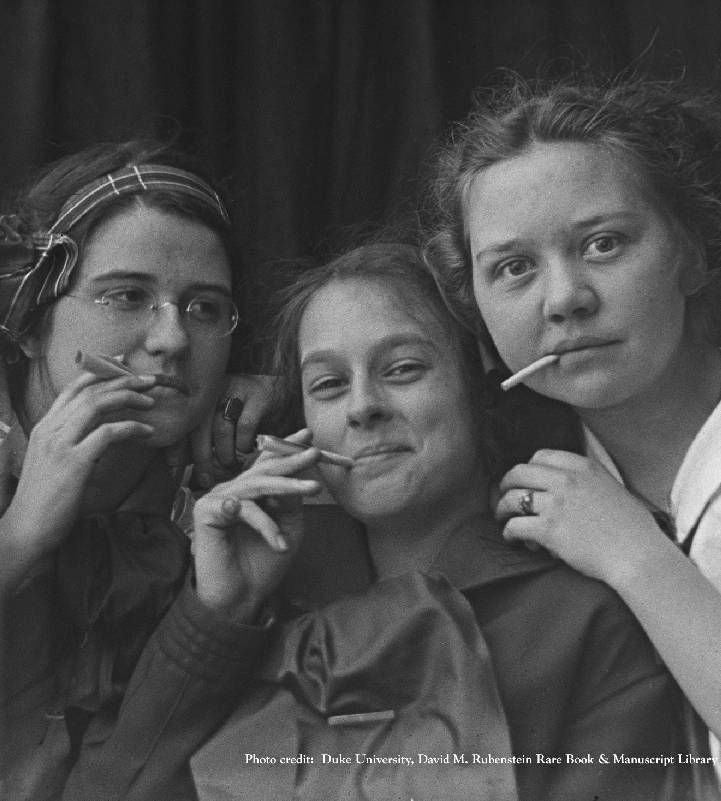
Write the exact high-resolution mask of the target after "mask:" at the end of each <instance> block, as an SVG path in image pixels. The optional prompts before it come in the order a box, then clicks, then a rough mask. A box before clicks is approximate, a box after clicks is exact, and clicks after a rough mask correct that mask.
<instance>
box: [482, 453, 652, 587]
mask: <svg viewBox="0 0 721 801" xmlns="http://www.w3.org/2000/svg"><path fill="white" fill-rule="evenodd" d="M499 489H500V500H499V501H498V504H497V507H496V519H498V520H501V521H506V525H505V528H504V530H503V535H504V537H505V538H506V539H507V540H520V541H522V542H525V543H536V544H537V545H541V546H542V547H544V548H546V549H547V550H548V551H550V552H551V553H552V554H554V555H555V556H557V557H559V558H560V559H563V561H564V562H567V563H568V564H569V565H571V567H574V568H575V569H576V570H579V571H581V572H582V573H585V574H586V575H588V576H592V577H593V578H597V579H600V580H601V581H604V582H606V583H608V584H610V585H611V586H613V587H615V586H617V583H619V582H621V581H622V580H623V574H624V572H626V571H631V570H633V568H634V566H635V565H638V564H640V563H641V562H642V561H643V559H644V558H645V557H646V556H647V555H648V553H649V551H650V550H652V549H653V548H654V547H655V546H656V545H657V544H658V543H659V538H660V537H663V536H664V535H663V534H662V532H661V531H660V529H659V528H658V526H657V524H656V521H655V520H654V519H653V516H652V515H651V512H650V511H649V510H648V509H647V508H646V507H645V506H644V505H643V504H642V503H641V502H640V501H639V500H638V499H637V498H635V497H634V496H633V495H631V493H630V492H628V490H627V489H626V488H625V487H623V486H622V485H621V484H619V482H618V481H616V479H615V478H614V477H613V476H612V475H611V474H610V473H609V472H608V471H607V470H606V469H605V468H604V467H603V466H602V465H600V464H599V463H598V462H596V461H594V460H592V459H588V458H586V457H585V456H579V455H578V454H574V453H568V452H566V451H554V450H541V451H538V452H537V453H536V454H535V455H534V456H533V458H532V459H531V461H530V462H529V463H528V464H520V465H516V467H514V468H513V469H511V470H509V471H508V473H506V475H505V476H504V477H503V479H502V481H501V484H500V487H499ZM529 490H531V491H533V501H532V511H531V513H530V514H525V513H524V512H523V511H522V509H521V499H522V498H523V496H524V495H525V494H526V493H527V492H528V491H529Z"/></svg>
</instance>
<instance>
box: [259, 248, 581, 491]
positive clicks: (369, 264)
mask: <svg viewBox="0 0 721 801" xmlns="http://www.w3.org/2000/svg"><path fill="white" fill-rule="evenodd" d="M351 281H368V282H372V283H376V284H377V285H378V286H379V287H380V288H382V289H383V291H384V292H395V296H396V297H397V298H399V299H400V300H401V302H402V303H404V305H405V307H406V309H407V312H408V314H410V315H411V316H412V317H414V318H416V317H419V316H424V317H426V319H427V316H428V315H431V316H432V318H434V319H435V320H437V322H438V323H439V325H440V326H441V329H442V330H443V331H444V332H445V333H446V334H447V335H448V337H449V339H450V342H451V343H452V345H453V347H454V348H455V349H456V353H457V355H458V365H459V371H460V377H461V380H462V381H463V382H464V383H465V384H466V385H467V387H468V392H469V394H470V398H471V401H472V403H474V404H475V406H476V408H477V411H478V415H477V419H478V433H477V436H479V437H480V442H481V450H482V452H483V455H484V458H485V462H486V466H487V469H488V471H489V473H490V474H491V475H492V476H494V477H500V476H501V475H503V473H505V472H506V470H508V469H509V468H510V467H511V466H512V465H514V464H516V463H517V462H518V461H522V460H525V459H528V458H530V456H531V455H532V454H533V452H534V451H535V450H536V449H537V448H538V447H542V446H544V445H545V444H548V445H549V446H551V445H555V446H557V447H566V448H567V449H569V450H575V449H577V447H578V446H577V444H576V432H575V428H573V427H572V428H569V424H568V423H569V418H568V416H567V415H566V414H565V413H561V414H560V415H559V414H558V412H557V404H554V403H553V402H551V401H547V400H546V399H541V402H540V404H537V405H536V407H535V408H534V409H533V410H532V413H531V414H528V409H527V408H526V407H527V406H528V403H527V399H526V397H525V394H524V390H525V388H522V390H521V391H520V392H519V393H516V394H515V395H514V397H513V398H508V397H504V396H503V395H502V393H500V390H499V389H498V385H497V382H495V381H492V380H490V379H489V378H487V377H486V374H485V371H484V368H483V363H482V360H481V356H480V351H479V348H478V342H477V340H476V337H475V336H474V335H473V334H472V333H471V332H470V331H468V330H467V329H466V328H465V327H464V326H463V325H461V323H460V322H459V321H458V320H457V319H456V318H455V316H454V315H453V314H452V313H451V312H450V311H449V309H448V307H447V305H446V303H445V302H444V298H443V296H442V295H441V293H440V291H439V289H438V286H437V284H436V281H435V280H434V277H433V275H432V273H431V271H430V270H429V269H428V266H427V265H426V264H425V262H424V261H423V257H422V253H421V251H420V249H419V248H418V247H415V246H413V245H408V244H400V243H388V242H376V243H373V244H365V245H362V246H360V247H356V248H354V249H352V250H349V251H347V252H346V253H343V254H342V255H340V256H338V257H337V258H335V259H333V260H332V261H330V262H328V263H327V264H324V265H322V266H320V267H315V268H311V269H306V270H304V271H302V272H299V273H298V275H297V276H295V278H294V280H293V281H292V283H291V284H290V285H289V286H288V287H286V289H285V290H283V291H282V292H280V293H279V295H278V308H279V311H278V313H277V315H276V317H275V320H274V325H273V347H272V354H271V359H270V360H271V366H270V370H271V372H272V374H273V375H275V376H277V377H278V380H277V381H276V386H275V391H274V398H275V402H274V404H273V406H274V413H273V418H274V419H275V420H276V422H277V425H278V427H279V428H280V427H282V428H283V429H284V430H285V431H289V430H291V429H294V428H298V427H300V426H301V425H303V388H302V381H301V373H300V354H299V349H298V346H299V331H300V326H301V322H302V320H303V315H304V313H305V311H306V309H307V307H308V305H309V303H310V301H311V300H312V298H313V297H314V296H315V295H316V293H317V292H319V291H320V290H321V289H323V287H325V286H327V285H329V284H331V283H334V282H339V283H343V282H351ZM519 404H520V405H519ZM551 406H552V407H553V408H552V409H551V411H550V413H549V407H551ZM449 414H452V411H451V410H449ZM539 420H542V421H543V424H542V425H538V423H539ZM539 435H540V438H541V439H540V440H539Z"/></svg>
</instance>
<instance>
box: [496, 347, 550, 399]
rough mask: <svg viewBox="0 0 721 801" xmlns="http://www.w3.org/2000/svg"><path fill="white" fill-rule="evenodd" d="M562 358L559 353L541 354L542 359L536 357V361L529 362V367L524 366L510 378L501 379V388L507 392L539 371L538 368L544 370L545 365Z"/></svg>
mask: <svg viewBox="0 0 721 801" xmlns="http://www.w3.org/2000/svg"><path fill="white" fill-rule="evenodd" d="M560 358H561V357H560V356H559V355H558V354H557V353H549V354H548V355H546V356H541V358H540V359H536V361H535V362H531V364H529V365H528V366H527V367H524V368H523V369H522V370H519V371H518V372H517V373H514V374H513V375H512V376H511V377H510V378H507V379H506V380H505V381H501V389H502V390H503V391H504V392H507V391H508V390H509V389H512V388H513V387H515V386H516V385H517V384H520V383H522V382H523V381H525V379H526V378H528V376H529V375H533V373H535V372H537V371H538V370H543V368H544V367H548V366H549V365H551V364H555V363H556V362H557V361H558V360H559V359H560Z"/></svg>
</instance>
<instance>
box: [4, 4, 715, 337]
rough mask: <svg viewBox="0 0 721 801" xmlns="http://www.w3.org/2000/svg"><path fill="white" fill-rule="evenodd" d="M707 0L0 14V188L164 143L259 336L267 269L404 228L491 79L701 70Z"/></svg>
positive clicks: (708, 44)
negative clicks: (459, 122) (233, 272)
mask: <svg viewBox="0 0 721 801" xmlns="http://www.w3.org/2000/svg"><path fill="white" fill-rule="evenodd" d="M720 56H721V2H720V0H686V2H681V1H680V0H595V1H594V0H565V2H560V1H558V0H556V1H554V0H0V76H2V77H0V91H1V94H0V98H1V100H2V126H0V141H1V142H2V159H0V188H2V189H7V188H8V187H10V186H12V185H13V184H15V183H16V182H17V181H19V180H20V178H21V177H22V176H23V174H24V173H25V172H26V171H27V170H28V168H31V167H33V166H36V165H38V164H41V163H42V162H44V161H46V160H48V159H50V158H54V157H56V156H59V155H62V154H64V153H67V152H69V151H72V150H75V149H78V148H80V147H82V146H84V145H86V144H89V143H92V142H95V141H98V140H107V139H119V138H124V137H127V136H131V135H134V134H143V133H144V134H160V135H169V134H173V133H175V134H179V136H180V142H181V144H182V145H184V146H186V147H187V148H190V149H192V150H194V151H196V152H199V153H200V154H201V155H202V156H203V157H204V158H205V159H206V160H207V161H208V163H209V164H210V166H211V167H212V169H213V170H214V172H215V175H216V177H217V178H223V179H225V186H226V187H227V190H228V195H229V198H230V200H231V201H232V204H233V207H234V216H235V219H236V221H237V229H238V237H239V242H240V246H241V252H242V254H243V262H244V263H243V271H244V273H245V274H246V275H247V276H249V277H250V287H251V295H250V297H251V299H252V300H253V302H252V303H250V305H249V307H248V309H246V312H247V313H248V314H249V315H250V319H251V321H252V322H253V323H254V325H255V324H257V323H258V321H259V317H260V312H259V311H258V310H259V309H260V308H261V305H260V304H259V303H256V302H255V301H256V300H259V299H260V296H262V294H263V282H264V278H265V276H266V275H267V274H268V271H269V265H270V264H271V263H272V262H273V261H274V260H277V259H281V258H295V257H298V256H314V255H315V256H317V255H319V254H323V253H325V252H326V251H328V250H329V249H330V248H331V247H332V245H333V244H334V243H337V242H340V241H341V240H343V239H344V238H347V236H348V230H349V226H352V225H357V224H360V225H361V226H366V227H367V226H371V225H372V224H374V223H378V222H380V221H381V220H383V219H386V218H388V217H392V218H394V219H398V218H400V219H403V218H404V216H406V215H408V214H411V213H412V210H413V208H414V204H415V202H416V200H417V198H418V193H419V188H420V186H421V174H422V165H423V162H424V159H426V157H427V156H428V154H429V152H430V149H431V147H432V143H433V142H434V140H435V139H436V138H437V137H438V135H439V134H440V133H441V132H442V131H443V130H444V128H445V127H446V126H447V124H448V121H449V120H452V119H455V118H458V117H460V116H462V115H463V114H464V113H465V112H466V111H467V109H468V107H469V101H470V96H471V91H472V88H473V87H474V86H475V85H477V84H480V83H483V82H484V80H488V79H489V77H490V76H491V75H492V73H493V70H494V69H496V68H498V67H500V66H504V67H510V68H513V69H515V70H517V71H518V72H520V73H522V74H524V75H529V76H532V75H535V74H536V73H537V72H538V70H539V69H540V68H541V67H542V65H546V66H545V67H543V68H544V69H545V70H546V71H548V69H549V67H548V66H547V65H548V63H549V59H550V60H552V66H551V67H550V69H551V70H552V71H556V70H560V71H563V70H564V69H565V68H566V67H567V65H568V63H569V62H570V61H573V62H575V63H586V64H589V65H591V66H592V67H595V68H599V69H603V70H605V71H611V70H616V69H620V68H623V67H627V66H628V65H629V64H631V63H633V62H636V61H638V60H639V59H640V61H641V63H642V65H643V66H644V67H653V68H656V69H659V70H661V71H663V72H669V71H671V72H676V73H678V71H679V69H680V67H681V65H685V68H686V70H687V72H688V73H690V74H691V75H692V76H701V77H704V76H708V75H710V74H715V73H716V68H717V64H718V62H719V57H720Z"/></svg>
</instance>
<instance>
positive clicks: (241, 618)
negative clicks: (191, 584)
mask: <svg viewBox="0 0 721 801" xmlns="http://www.w3.org/2000/svg"><path fill="white" fill-rule="evenodd" d="M195 594H196V596H197V597H198V600H199V601H200V602H201V603H202V604H203V606H204V607H205V608H206V609H209V610H210V611H212V612H214V613H215V614H217V615H220V616H221V617H222V618H224V619H225V620H227V621H228V622H230V623H242V624H245V625H255V624H256V622H257V620H258V619H259V617H260V616H261V615H260V612H261V609H262V608H263V605H264V603H265V601H266V599H265V598H264V597H258V596H255V595H253V594H250V593H249V594H236V595H234V596H232V597H228V596H227V594H226V593H218V592H214V591H212V590H210V589H208V588H205V587H202V586H197V585H196V586H195Z"/></svg>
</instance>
